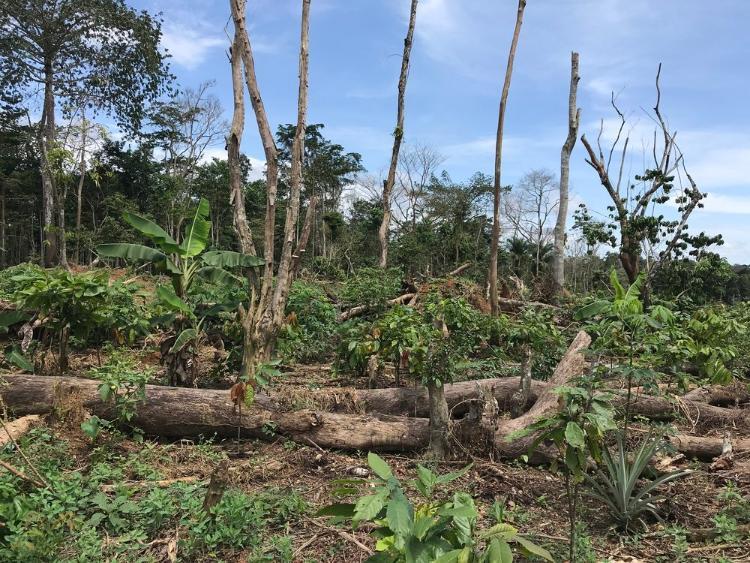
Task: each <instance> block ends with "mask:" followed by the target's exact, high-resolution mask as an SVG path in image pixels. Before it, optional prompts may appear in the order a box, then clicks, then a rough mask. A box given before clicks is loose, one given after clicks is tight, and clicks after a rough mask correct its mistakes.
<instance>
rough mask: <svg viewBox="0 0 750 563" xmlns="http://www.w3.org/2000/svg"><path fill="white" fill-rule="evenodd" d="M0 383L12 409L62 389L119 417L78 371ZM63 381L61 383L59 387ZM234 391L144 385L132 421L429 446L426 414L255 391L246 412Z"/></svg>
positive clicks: (25, 410)
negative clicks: (237, 406)
mask: <svg viewBox="0 0 750 563" xmlns="http://www.w3.org/2000/svg"><path fill="white" fill-rule="evenodd" d="M3 378H4V379H5V383H6V384H5V385H4V386H3V387H2V388H0V397H2V399H3V401H4V402H5V404H6V406H7V407H8V409H9V410H10V411H11V412H12V413H14V414H15V415H17V416H24V415H29V414H38V415H43V414H47V413H50V412H51V411H52V409H53V405H55V402H56V401H59V400H60V397H67V399H65V400H69V401H78V402H80V403H81V404H82V406H83V407H84V408H86V409H87V410H88V411H90V412H91V413H92V414H94V415H96V416H99V417H101V418H106V419H113V418H114V412H113V411H112V407H111V405H109V404H108V403H104V402H102V401H101V399H100V397H99V393H98V385H99V383H98V382H97V381H94V380H90V379H82V378H76V377H43V376H38V375H26V374H14V375H4V376H3ZM58 386H59V387H58ZM233 407H234V405H233V404H232V402H231V401H230V399H229V391H222V390H216V389H188V388H184V387H163V386H160V385H147V386H146V400H145V402H143V403H141V404H140V405H139V406H138V408H137V412H136V415H135V417H134V418H133V419H132V420H131V423H132V424H133V425H134V426H137V427H138V428H140V429H142V430H143V431H144V432H145V433H146V434H147V435H151V436H161V437H165V438H195V437H199V436H205V437H211V436H214V435H215V436H218V437H220V438H232V437H236V436H237V426H238V424H239V425H240V426H241V434H242V436H243V437H244V438H261V439H268V438H269V437H272V436H274V434H279V435H283V436H286V437H288V438H290V439H292V440H294V441H296V442H299V443H302V444H308V445H309V444H310V443H311V442H313V443H315V444H317V445H319V446H320V447H323V448H334V449H348V450H377V451H407V450H415V449H420V448H423V447H426V445H427V443H428V426H429V421H428V420H427V419H425V418H408V417H396V416H386V415H380V416H374V415H369V416H368V415H351V414H338V413H327V412H320V411H312V410H307V409H305V410H298V411H290V412H284V411H281V410H278V409H276V408H275V407H274V404H273V401H272V400H271V399H270V398H269V397H268V396H265V395H260V394H259V395H257V396H256V401H255V404H254V405H253V407H252V408H251V409H249V410H248V409H243V411H242V416H241V417H240V416H239V413H235V412H234V411H233Z"/></svg>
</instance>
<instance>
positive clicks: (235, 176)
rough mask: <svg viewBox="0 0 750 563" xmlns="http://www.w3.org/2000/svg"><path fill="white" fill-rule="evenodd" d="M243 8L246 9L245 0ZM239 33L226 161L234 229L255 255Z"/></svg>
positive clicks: (233, 51)
mask: <svg viewBox="0 0 750 563" xmlns="http://www.w3.org/2000/svg"><path fill="white" fill-rule="evenodd" d="M242 1H243V10H244V0H242ZM240 51H241V47H240V34H239V31H238V30H236V29H235V32H234V41H233V42H232V47H231V48H230V57H231V61H232V93H233V96H234V113H233V114H232V128H231V129H230V131H229V137H228V138H227V163H228V165H229V204H230V205H231V206H232V213H233V219H234V230H235V232H236V233H237V238H238V239H239V243H240V251H241V252H242V253H243V254H251V255H253V256H255V255H256V252H255V245H254V244H253V235H252V232H251V231H250V225H248V222H247V213H246V211H245V194H244V193H243V190H242V170H241V168H240V142H241V140H242V132H243V131H244V129H245V93H244V88H243V86H242V55H241V54H240Z"/></svg>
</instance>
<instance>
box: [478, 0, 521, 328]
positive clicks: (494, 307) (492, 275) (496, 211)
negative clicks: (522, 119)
mask: <svg viewBox="0 0 750 563" xmlns="http://www.w3.org/2000/svg"><path fill="white" fill-rule="evenodd" d="M525 8H526V0H518V12H517V13H516V26H515V28H514V30H513V40H512V41H511V43H510V52H509V53H508V66H507V67H506V69H505V82H504V83H503V91H502V94H501V95H500V111H499V112H498V118H497V140H496V143H495V183H494V200H493V204H492V238H491V240H490V267H489V272H488V274H487V280H488V281H489V284H490V309H491V311H492V314H493V315H497V314H499V312H500V306H499V303H498V296H497V253H498V249H499V247H500V192H501V189H502V188H501V185H500V171H501V168H502V158H503V127H504V125H505V108H506V105H507V102H508V92H509V90H510V79H511V76H512V75H513V61H514V59H515V58H516V47H518V36H519V35H520V33H521V24H522V23H523V11H524V9H525Z"/></svg>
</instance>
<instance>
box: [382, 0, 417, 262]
mask: <svg viewBox="0 0 750 563" xmlns="http://www.w3.org/2000/svg"><path fill="white" fill-rule="evenodd" d="M417 2H418V0H411V11H410V13H409V29H408V30H407V32H406V38H405V39H404V55H403V57H402V59H401V75H400V76H399V79H398V107H397V110H396V129H395V130H394V131H393V150H392V151H391V164H390V166H389V168H388V176H387V177H386V179H385V181H384V182H383V220H382V222H381V223H380V228H379V229H378V240H379V241H380V259H379V262H378V264H379V265H380V267H381V268H385V267H386V266H387V265H388V230H389V228H390V225H391V195H392V193H393V185H394V184H395V183H396V167H397V166H398V153H399V150H400V149H401V141H402V140H403V138H404V99H405V97H406V79H407V78H408V77H409V57H410V56H411V45H412V38H413V37H414V24H415V23H416V20H417Z"/></svg>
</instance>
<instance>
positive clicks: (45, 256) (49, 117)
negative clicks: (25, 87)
mask: <svg viewBox="0 0 750 563" xmlns="http://www.w3.org/2000/svg"><path fill="white" fill-rule="evenodd" d="M53 78H54V75H53V72H52V61H50V60H47V61H45V63H44V109H43V111H42V120H41V124H40V131H39V141H40V142H39V145H40V151H39V152H40V155H41V160H42V162H41V176H42V232H43V243H42V249H41V253H40V254H41V261H42V266H53V265H54V264H55V261H56V259H57V242H56V237H55V230H54V213H55V181H54V177H53V175H52V170H51V169H50V165H49V160H48V158H47V152H48V151H49V149H50V148H52V146H53V145H54V142H55V94H54V91H53V88H54V83H53Z"/></svg>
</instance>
